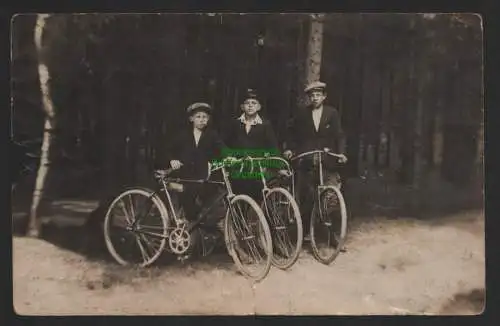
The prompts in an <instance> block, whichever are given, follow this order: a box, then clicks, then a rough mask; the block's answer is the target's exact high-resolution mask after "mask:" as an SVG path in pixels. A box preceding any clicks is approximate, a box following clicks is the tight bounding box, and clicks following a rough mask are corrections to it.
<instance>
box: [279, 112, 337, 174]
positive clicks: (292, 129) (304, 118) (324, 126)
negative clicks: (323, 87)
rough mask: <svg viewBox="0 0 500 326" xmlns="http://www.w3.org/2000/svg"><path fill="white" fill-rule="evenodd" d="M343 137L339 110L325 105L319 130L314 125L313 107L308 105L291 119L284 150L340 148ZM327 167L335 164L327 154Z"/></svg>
mask: <svg viewBox="0 0 500 326" xmlns="http://www.w3.org/2000/svg"><path fill="white" fill-rule="evenodd" d="M341 137H342V128H341V125H340V117H339V114H338V111H337V110H336V109H335V108H334V107H332V106H329V105H324V106H323V112H322V114H321V119H320V123H319V128H318V131H316V128H315V127H314V121H313V118H312V108H311V107H307V108H305V109H303V110H301V111H299V112H298V113H297V115H296V116H295V117H294V118H293V119H292V120H291V123H290V125H289V128H288V131H287V137H286V138H287V139H286V144H285V146H284V150H291V151H292V152H294V154H299V153H303V152H306V151H311V150H315V149H324V148H325V147H328V148H330V149H331V150H332V151H334V152H337V151H338V150H339V144H340V140H341ZM327 157H329V158H327V159H326V161H325V163H326V166H325V167H326V168H332V167H333V165H335V159H334V158H333V157H331V156H327Z"/></svg>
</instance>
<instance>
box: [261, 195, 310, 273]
mask: <svg viewBox="0 0 500 326" xmlns="http://www.w3.org/2000/svg"><path fill="white" fill-rule="evenodd" d="M261 206H262V210H263V211H264V212H265V213H266V217H267V221H268V223H269V228H270V230H271V237H272V240H273V259H272V263H273V265H274V266H276V267H278V268H280V269H288V268H290V267H291V266H292V265H293V264H294V263H295V262H296V261H297V259H298V258H299V254H300V250H301V249H302V237H303V230H302V218H301V216H300V210H299V206H298V205H297V202H296V201H295V199H294V198H293V196H292V195H291V194H290V193H289V192H288V191H287V190H286V189H284V188H272V189H270V190H269V191H268V192H267V193H266V195H265V200H264V201H263V202H262V205H261Z"/></svg>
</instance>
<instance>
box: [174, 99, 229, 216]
mask: <svg viewBox="0 0 500 326" xmlns="http://www.w3.org/2000/svg"><path fill="white" fill-rule="evenodd" d="M211 110H212V108H211V107H210V105H208V104H207V103H194V104H192V105H190V106H189V107H188V108H187V113H188V115H189V121H190V122H191V123H192V128H189V129H188V130H183V131H182V132H181V133H179V134H178V135H177V137H175V139H174V141H173V142H172V143H171V146H170V147H169V148H168V150H167V153H166V154H167V155H166V157H165V158H164V161H166V162H169V165H170V167H171V168H173V169H174V170H177V171H175V172H173V175H176V176H178V177H179V178H185V179H206V178H207V177H208V173H209V170H208V169H209V165H208V164H209V162H210V161H212V160H216V159H219V158H220V155H221V151H222V149H223V148H224V147H225V145H224V143H223V141H222V139H221V138H220V137H219V134H218V133H217V132H216V131H215V130H214V129H212V128H210V127H209V126H208V123H209V120H210V113H211ZM182 188H183V189H182V192H181V193H180V196H179V201H180V204H181V206H182V207H183V208H184V211H185V213H186V218H187V219H188V220H194V219H196V216H197V214H198V213H199V211H200V205H197V200H196V199H197V197H198V198H199V200H200V202H202V203H204V202H206V201H207V200H208V199H209V198H210V197H211V194H213V189H212V188H211V187H209V185H206V184H205V185H204V184H196V183H185V184H183V187H182Z"/></svg>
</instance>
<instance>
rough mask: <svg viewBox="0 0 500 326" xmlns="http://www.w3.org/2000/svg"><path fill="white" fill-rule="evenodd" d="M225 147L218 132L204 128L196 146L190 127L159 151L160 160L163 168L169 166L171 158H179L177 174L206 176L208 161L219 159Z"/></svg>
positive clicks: (191, 176)
mask: <svg viewBox="0 0 500 326" xmlns="http://www.w3.org/2000/svg"><path fill="white" fill-rule="evenodd" d="M224 147H225V145H224V142H223V141H222V139H221V137H220V136H219V134H218V133H217V132H216V131H215V130H213V129H211V128H207V129H205V130H204V131H203V132H202V134H201V136H200V139H199V142H198V146H196V143H195V139H194V134H193V130H192V129H191V128H190V129H188V130H184V131H182V132H181V133H179V134H178V135H177V136H176V137H175V138H174V139H173V141H172V142H171V143H170V144H166V145H165V147H164V150H163V151H160V152H161V153H162V154H160V157H161V158H160V161H161V163H162V164H163V168H165V167H166V166H170V161H171V160H179V161H181V163H182V164H183V166H182V168H181V169H179V172H178V175H179V176H180V177H184V178H195V179H198V178H206V177H207V174H208V162H210V161H211V160H214V159H220V155H221V151H222V149H223V148H224Z"/></svg>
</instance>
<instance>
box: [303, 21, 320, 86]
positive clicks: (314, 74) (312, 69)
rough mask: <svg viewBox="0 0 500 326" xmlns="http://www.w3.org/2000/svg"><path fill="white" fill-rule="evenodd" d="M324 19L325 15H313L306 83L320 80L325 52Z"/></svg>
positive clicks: (308, 47)
mask: <svg viewBox="0 0 500 326" xmlns="http://www.w3.org/2000/svg"><path fill="white" fill-rule="evenodd" d="M323 19H324V15H322V14H314V15H311V28H310V32H309V41H308V45H307V58H306V71H305V74H306V78H305V80H306V82H307V83H310V82H312V81H316V80H319V79H320V73H321V55H322V52H323Z"/></svg>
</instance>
